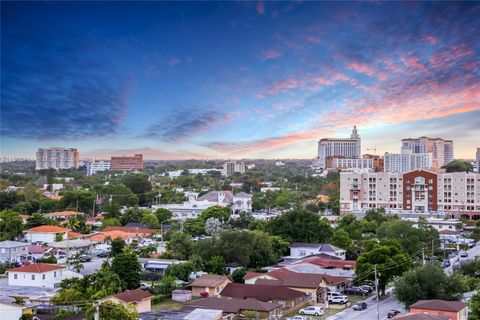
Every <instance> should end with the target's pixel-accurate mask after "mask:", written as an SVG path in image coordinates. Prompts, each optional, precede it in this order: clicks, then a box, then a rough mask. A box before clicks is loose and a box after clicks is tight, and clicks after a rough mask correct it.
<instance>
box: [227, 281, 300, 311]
mask: <svg viewBox="0 0 480 320" xmlns="http://www.w3.org/2000/svg"><path fill="white" fill-rule="evenodd" d="M220 296H221V297H222V298H224V297H226V298H238V299H255V300H259V301H264V302H273V303H276V304H279V305H281V306H282V307H283V308H292V307H295V306H297V305H299V304H302V303H303V302H305V301H306V300H307V296H306V294H305V293H304V292H301V291H297V290H293V289H290V288H287V287H281V286H275V285H257V284H244V283H229V284H227V286H226V287H225V288H224V289H223V290H222V292H221V293H220Z"/></svg>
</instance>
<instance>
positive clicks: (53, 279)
mask: <svg viewBox="0 0 480 320" xmlns="http://www.w3.org/2000/svg"><path fill="white" fill-rule="evenodd" d="M65 270H66V269H63V270H62V269H59V270H54V271H48V272H44V273H33V272H8V285H9V286H27V287H47V288H53V287H54V286H55V284H56V283H60V282H61V281H62V280H63V278H64V273H65ZM15 276H16V277H17V279H15ZM32 276H35V279H32ZM43 276H45V279H43Z"/></svg>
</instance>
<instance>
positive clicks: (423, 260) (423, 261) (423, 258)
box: [422, 247, 425, 265]
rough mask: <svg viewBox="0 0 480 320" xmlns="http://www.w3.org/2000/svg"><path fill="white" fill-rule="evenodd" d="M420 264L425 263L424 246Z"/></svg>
mask: <svg viewBox="0 0 480 320" xmlns="http://www.w3.org/2000/svg"><path fill="white" fill-rule="evenodd" d="M422 264H423V265H425V247H423V248H422Z"/></svg>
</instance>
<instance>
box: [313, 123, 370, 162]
mask: <svg viewBox="0 0 480 320" xmlns="http://www.w3.org/2000/svg"><path fill="white" fill-rule="evenodd" d="M334 156H340V157H344V158H347V159H358V158H360V157H361V139H360V135H359V134H358V132H357V127H356V126H354V127H353V130H352V134H351V135H350V138H322V139H320V141H318V157H317V159H316V161H315V162H316V166H318V167H319V168H320V169H327V158H328V157H334Z"/></svg>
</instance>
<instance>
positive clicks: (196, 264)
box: [190, 254, 203, 271]
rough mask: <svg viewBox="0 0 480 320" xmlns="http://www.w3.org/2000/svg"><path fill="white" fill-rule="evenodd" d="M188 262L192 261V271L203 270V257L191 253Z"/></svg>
mask: <svg viewBox="0 0 480 320" xmlns="http://www.w3.org/2000/svg"><path fill="white" fill-rule="evenodd" d="M190 262H191V263H192V267H193V271H201V270H203V259H202V257H200V256H199V255H198V254H192V255H191V256H190Z"/></svg>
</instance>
